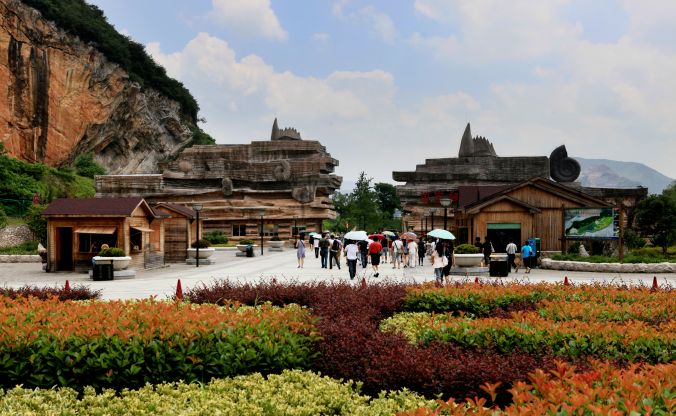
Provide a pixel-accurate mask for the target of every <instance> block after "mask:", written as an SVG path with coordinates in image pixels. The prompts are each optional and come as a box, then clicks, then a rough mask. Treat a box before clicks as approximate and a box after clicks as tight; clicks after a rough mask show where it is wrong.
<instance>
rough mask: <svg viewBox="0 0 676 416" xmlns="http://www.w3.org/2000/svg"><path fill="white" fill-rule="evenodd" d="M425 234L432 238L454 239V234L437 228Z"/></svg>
mask: <svg viewBox="0 0 676 416" xmlns="http://www.w3.org/2000/svg"><path fill="white" fill-rule="evenodd" d="M427 235H428V236H430V237H434V238H441V239H442V240H455V236H454V235H453V234H452V233H451V232H450V231H446V230H442V229H439V228H437V229H434V230H432V231H430V232H429V233H427Z"/></svg>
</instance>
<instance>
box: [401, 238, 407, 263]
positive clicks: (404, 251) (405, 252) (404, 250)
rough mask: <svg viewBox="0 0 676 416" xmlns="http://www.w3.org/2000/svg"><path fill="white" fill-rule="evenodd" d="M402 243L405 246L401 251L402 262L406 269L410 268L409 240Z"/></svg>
mask: <svg viewBox="0 0 676 416" xmlns="http://www.w3.org/2000/svg"><path fill="white" fill-rule="evenodd" d="M400 241H401V243H402V244H403V248H402V249H401V262H402V263H403V265H404V267H408V240H400Z"/></svg>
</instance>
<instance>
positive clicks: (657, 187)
mask: <svg viewBox="0 0 676 416" xmlns="http://www.w3.org/2000/svg"><path fill="white" fill-rule="evenodd" d="M575 159H576V160H577V161H578V162H580V167H581V168H582V172H581V173H580V177H579V178H578V181H579V182H581V183H582V186H588V187H599V188H634V187H637V186H644V187H646V188H648V193H650V194H660V193H662V191H663V190H664V189H665V188H667V187H668V186H669V185H670V184H671V183H672V182H674V179H672V178H669V177H668V176H666V175H663V174H661V173H660V172H658V171H657V170H655V169H653V168H651V167H650V166H647V165H645V164H643V163H639V162H624V161H619V160H611V159H587V158H582V157H575Z"/></svg>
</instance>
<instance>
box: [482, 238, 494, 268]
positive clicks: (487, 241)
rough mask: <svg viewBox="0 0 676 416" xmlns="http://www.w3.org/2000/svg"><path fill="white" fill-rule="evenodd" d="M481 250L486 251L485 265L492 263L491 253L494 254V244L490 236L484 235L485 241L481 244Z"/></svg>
mask: <svg viewBox="0 0 676 416" xmlns="http://www.w3.org/2000/svg"><path fill="white" fill-rule="evenodd" d="M481 251H483V253H484V266H486V267H488V265H489V264H490V263H491V254H493V244H491V240H490V239H489V238H488V236H486V237H484V243H483V244H482V245H481Z"/></svg>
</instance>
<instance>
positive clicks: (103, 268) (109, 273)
mask: <svg viewBox="0 0 676 416" xmlns="http://www.w3.org/2000/svg"><path fill="white" fill-rule="evenodd" d="M92 279H94V280H113V261H112V260H97V261H96V263H94V270H92Z"/></svg>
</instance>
